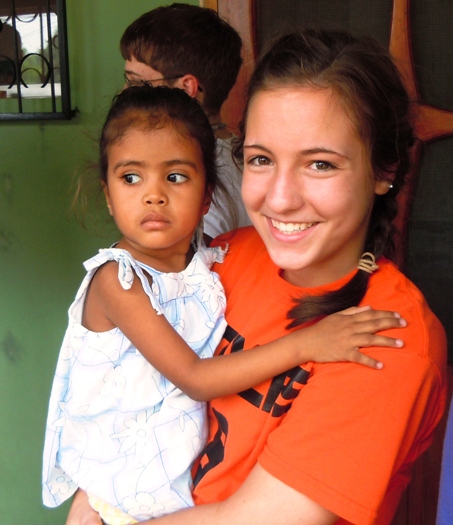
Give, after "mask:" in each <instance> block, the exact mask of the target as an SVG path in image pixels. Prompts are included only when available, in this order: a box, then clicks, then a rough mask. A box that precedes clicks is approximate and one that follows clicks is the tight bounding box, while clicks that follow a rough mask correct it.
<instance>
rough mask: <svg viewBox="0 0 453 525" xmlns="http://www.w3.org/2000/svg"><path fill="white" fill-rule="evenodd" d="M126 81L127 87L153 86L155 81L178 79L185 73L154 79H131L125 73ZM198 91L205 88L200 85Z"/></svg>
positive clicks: (201, 91)
mask: <svg viewBox="0 0 453 525" xmlns="http://www.w3.org/2000/svg"><path fill="white" fill-rule="evenodd" d="M123 76H124V81H125V82H126V87H128V88H129V87H136V86H151V87H154V84H153V82H166V81H168V80H178V78H182V77H183V76H184V75H178V76H176V77H162V78H153V79H152V80H145V79H137V80H134V79H130V78H128V76H127V75H126V73H124V75H123ZM198 91H199V92H200V93H203V88H202V87H201V86H198Z"/></svg>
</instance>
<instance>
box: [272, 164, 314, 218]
mask: <svg viewBox="0 0 453 525" xmlns="http://www.w3.org/2000/svg"><path fill="white" fill-rule="evenodd" d="M302 190H303V188H302V181H301V179H300V177H298V176H297V173H294V171H293V170H291V169H279V170H278V171H276V172H275V174H274V176H273V177H272V179H271V181H270V184H269V186H268V190H267V194H266V203H267V205H268V206H269V208H270V209H272V211H274V212H276V213H280V214H284V213H286V212H292V211H295V210H297V209H299V208H301V207H302V206H303V205H304V202H305V200H304V197H303V191H302Z"/></svg>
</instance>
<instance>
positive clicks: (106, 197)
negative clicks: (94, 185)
mask: <svg viewBox="0 0 453 525" xmlns="http://www.w3.org/2000/svg"><path fill="white" fill-rule="evenodd" d="M101 184H102V191H103V192H104V195H105V202H106V203H107V208H108V209H109V213H110V215H113V213H112V206H111V204H110V192H109V187H108V186H107V184H106V183H105V182H102V183H101Z"/></svg>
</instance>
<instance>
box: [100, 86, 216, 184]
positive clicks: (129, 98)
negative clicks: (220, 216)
mask: <svg viewBox="0 0 453 525" xmlns="http://www.w3.org/2000/svg"><path fill="white" fill-rule="evenodd" d="M168 125H170V126H172V127H173V128H174V129H175V130H176V131H177V132H178V133H180V134H181V135H183V136H188V137H191V138H193V139H194V140H196V141H197V142H198V144H199V146H200V149H201V153H202V157H203V164H204V168H205V173H206V187H207V189H209V191H211V192H212V191H214V189H215V188H216V187H217V186H218V185H219V180H218V174H217V164H216V140H215V137H214V133H213V131H212V128H211V125H210V123H209V120H208V118H207V116H206V114H205V113H204V111H203V109H202V108H201V106H200V104H199V103H198V101H197V100H196V99H194V98H191V97H189V95H188V94H187V93H186V92H185V91H183V90H182V89H176V88H169V87H165V86H158V87H152V86H149V85H147V84H144V85H142V86H133V87H130V88H127V89H125V90H123V91H122V92H121V93H119V94H118V95H116V97H115V98H114V100H113V104H112V107H111V108H110V111H109V113H108V115H107V118H106V121H105V124H104V127H103V128H102V133H101V138H100V140H99V154H100V160H99V167H100V177H101V181H102V182H103V183H105V184H106V183H107V172H108V157H109V147H110V146H111V145H112V144H115V143H117V142H118V141H120V140H121V139H122V138H123V137H124V135H125V134H126V133H127V132H128V131H129V130H131V129H138V130H141V131H144V132H149V131H152V130H153V129H160V128H163V127H165V126H168Z"/></svg>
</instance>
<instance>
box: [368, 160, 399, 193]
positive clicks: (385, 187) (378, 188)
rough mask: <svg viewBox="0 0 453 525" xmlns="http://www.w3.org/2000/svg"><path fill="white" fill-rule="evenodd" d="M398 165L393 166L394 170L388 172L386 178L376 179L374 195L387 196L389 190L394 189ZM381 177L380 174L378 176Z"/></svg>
mask: <svg viewBox="0 0 453 525" xmlns="http://www.w3.org/2000/svg"><path fill="white" fill-rule="evenodd" d="M397 169H398V164H396V165H395V166H392V169H391V170H389V171H387V172H386V173H385V175H384V176H381V177H379V178H377V177H376V178H375V182H374V193H375V194H376V195H385V194H386V193H387V192H388V191H389V190H391V189H392V188H393V179H394V178H395V173H396V170H397ZM377 176H379V174H377Z"/></svg>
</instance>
